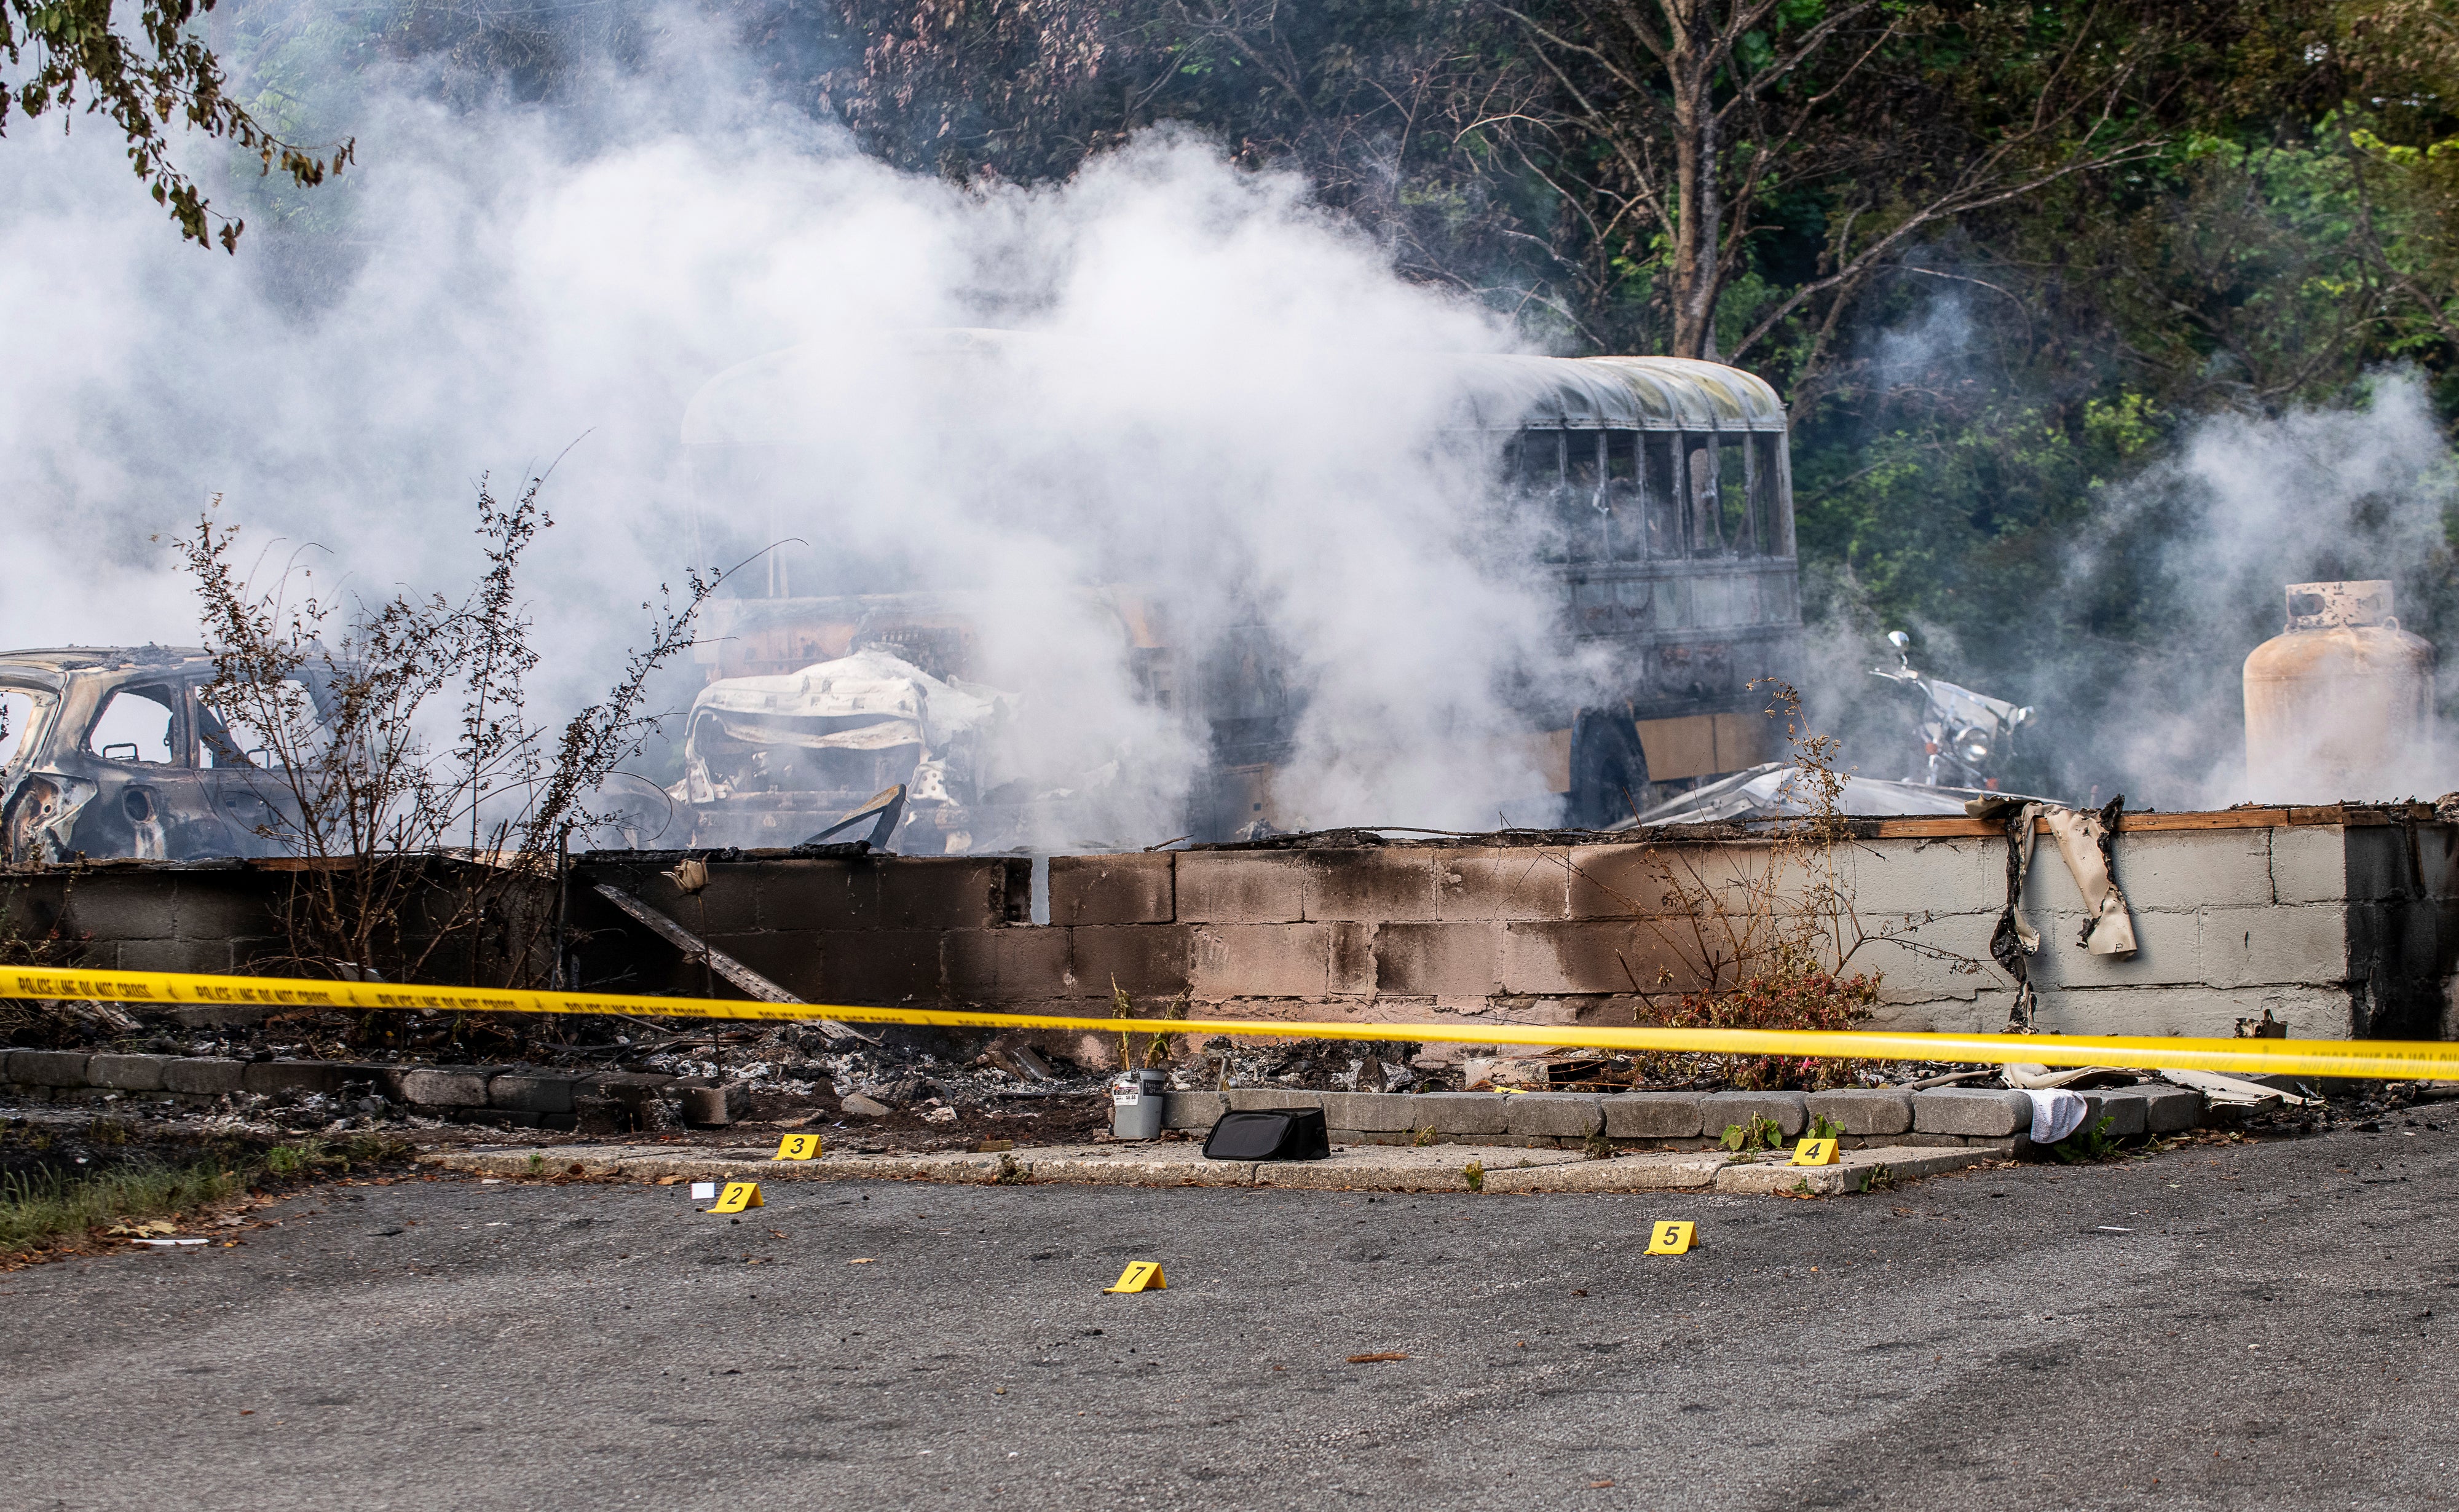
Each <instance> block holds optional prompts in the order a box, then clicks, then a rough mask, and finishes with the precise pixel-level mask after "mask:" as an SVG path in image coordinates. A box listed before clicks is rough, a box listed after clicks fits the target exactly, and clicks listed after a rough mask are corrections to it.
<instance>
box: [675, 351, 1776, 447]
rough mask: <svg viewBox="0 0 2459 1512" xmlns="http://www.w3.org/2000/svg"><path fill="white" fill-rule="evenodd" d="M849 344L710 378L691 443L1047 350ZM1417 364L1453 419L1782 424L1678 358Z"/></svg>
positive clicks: (1447, 358) (1578, 424)
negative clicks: (1429, 374) (858, 383)
mask: <svg viewBox="0 0 2459 1512" xmlns="http://www.w3.org/2000/svg"><path fill="white" fill-rule="evenodd" d="M884 334H885V335H886V337H887V339H886V340H884V341H881V342H875V343H867V344H861V345H856V346H852V347H843V348H831V347H823V346H821V345H819V344H816V343H814V344H810V345H806V346H801V347H787V348H786V349H784V350H782V351H774V352H769V353H767V354H766V355H764V356H759V357H754V358H752V359H751V360H750V361H748V362H746V363H740V364H738V365H736V366H735V367H732V368H727V369H725V371H724V372H721V373H719V374H718V375H717V376H716V377H714V378H711V379H710V380H709V381H708V382H707V383H706V384H704V385H703V386H702V387H701V389H700V391H699V392H698V393H696V394H694V395H693V396H692V399H691V403H690V404H689V405H688V406H687V407H686V408H685V409H684V410H683V443H684V444H685V445H686V446H720V447H722V446H790V445H793V444H795V443H796V442H798V441H800V440H803V439H805V438H806V437H807V436H808V435H809V428H808V424H807V422H808V420H809V417H810V413H811V406H812V405H813V404H815V403H818V404H822V405H825V403H826V402H827V401H826V399H825V398H824V397H823V395H824V394H825V393H826V392H827V391H828V390H830V389H834V388H838V387H839V386H841V385H843V384H845V383H846V382H847V381H848V379H849V378H851V377H853V376H854V374H853V373H851V372H850V371H849V369H850V368H853V369H872V370H876V371H878V373H879V375H880V376H886V369H890V368H895V369H902V370H903V372H904V374H905V375H907V376H908V377H920V376H923V375H924V374H926V373H929V372H931V371H932V370H934V369H937V370H941V371H945V372H946V373H947V374H948V375H949V376H950V377H952V378H953V377H957V376H959V375H966V374H971V375H978V377H981V378H987V377H990V376H991V375H993V374H994V373H995V372H996V369H997V368H998V366H999V365H1000V364H1001V363H1002V362H1003V361H1004V360H1005V359H1006V358H1007V357H1008V356H1009V355H1010V354H1011V353H1016V352H1019V351H1026V350H1036V349H1050V347H1053V346H1054V345H1055V344H1054V343H1053V342H1052V339H1051V338H1048V337H1043V336H1040V335H1037V334H1035V333H1032V332H1027V331H1009V330H992V329H980V328H946V329H934V330H916V331H909V332H897V333H884ZM1405 360H1406V361H1408V362H1409V363H1410V364H1411V365H1412V366H1413V367H1415V368H1419V369H1420V370H1422V369H1423V368H1426V367H1428V366H1434V365H1440V366H1442V367H1447V368H1450V369H1451V370H1452V371H1453V372H1454V373H1455V374H1456V375H1457V378H1458V383H1459V388H1460V391H1461V397H1460V401H1459V405H1458V407H1457V409H1456V410H1455V416H1456V418H1455V420H1454V421H1453V423H1452V426H1451V427H1450V429H1455V430H1468V431H1520V430H1547V431H1550V430H1572V431H1692V432H1710V431H1783V430H1784V429H1785V413H1784V402H1783V401H1782V400H1781V399H1779V398H1777V397H1776V389H1774V388H1772V387H1770V386H1769V385H1768V384H1767V382H1766V381H1765V380H1763V379H1760V378H1757V377H1755V376H1754V375H1752V374H1750V373H1746V372H1744V371H1742V370H1741V369H1740V368H1728V367H1725V366H1724V365H1723V364H1721V363H1712V362H1695V361H1692V360H1690V359H1687V358H1681V357H1533V356H1522V355H1517V354H1508V353H1474V354H1444V355H1440V356H1432V357H1429V356H1426V355H1418V354H1408V355H1406V357H1405Z"/></svg>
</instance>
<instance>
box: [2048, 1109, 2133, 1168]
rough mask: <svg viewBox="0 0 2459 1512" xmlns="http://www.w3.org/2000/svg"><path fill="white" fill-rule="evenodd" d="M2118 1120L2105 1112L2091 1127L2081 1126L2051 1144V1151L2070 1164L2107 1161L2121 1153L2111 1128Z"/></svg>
mask: <svg viewBox="0 0 2459 1512" xmlns="http://www.w3.org/2000/svg"><path fill="white" fill-rule="evenodd" d="M2116 1124H2117V1121H2116V1120H2115V1119H2113V1118H2111V1117H2109V1116H2108V1115H2106V1114H2104V1115H2102V1116H2101V1118H2100V1120H2099V1121H2098V1122H2097V1123H2094V1124H2091V1126H2090V1127H2089V1128H2079V1129H2077V1130H2075V1131H2074V1132H2073V1133H2071V1134H2070V1135H2068V1136H2067V1137H2066V1138H2064V1139H2062V1140H2060V1141H2058V1142H2057V1143H2056V1144H2055V1145H2050V1146H2049V1153H2050V1154H2052V1155H2055V1156H2056V1157H2057V1158H2058V1159H2060V1160H2062V1161H2064V1162H2066V1163H2067V1164H2068V1165H2070V1166H2081V1165H2084V1164H2086V1163H2088V1162H2091V1161H2105V1160H2109V1159H2112V1158H2113V1157H2114V1156H2116V1155H2117V1154H2119V1153H2120V1151H2119V1149H2118V1145H2117V1138H2116V1136H2115V1135H2113V1134H2112V1133H2110V1130H2111V1129H2112V1128H2113V1127H2115V1126H2116Z"/></svg>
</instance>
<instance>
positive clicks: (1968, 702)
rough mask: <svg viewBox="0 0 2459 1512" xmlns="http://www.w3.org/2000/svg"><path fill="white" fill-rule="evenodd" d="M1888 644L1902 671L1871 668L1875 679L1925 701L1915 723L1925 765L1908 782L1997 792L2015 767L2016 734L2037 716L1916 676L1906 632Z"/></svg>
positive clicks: (1909, 775)
mask: <svg viewBox="0 0 2459 1512" xmlns="http://www.w3.org/2000/svg"><path fill="white" fill-rule="evenodd" d="M1887 643H1888V644H1889V645H1892V646H1894V647H1895V648H1896V662H1897V665H1896V666H1895V667H1894V668H1892V669H1890V668H1887V667H1872V668H1871V669H1870V675H1871V676H1872V677H1880V678H1885V679H1886V680H1887V681H1888V682H1890V683H1897V684H1899V685H1900V686H1902V687H1904V688H1906V689H1908V690H1909V691H1911V692H1914V693H1917V694H1919V695H1920V697H1921V700H1922V708H1921V713H1920V715H1919V717H1918V719H1917V722H1916V723H1917V725H1918V726H1919V729H1920V732H1921V739H1922V760H1921V762H1920V763H1918V764H1916V766H1915V767H1914V769H1913V770H1912V771H1910V772H1908V773H1906V774H1905V776H1904V781H1906V782H1908V783H1920V784H1923V785H1925V786H1927V787H1931V788H1985V789H1988V790H1990V791H1995V790H1996V789H1997V787H1998V782H1999V779H2000V778H2001V777H2002V776H2004V775H2005V774H2006V772H2007V767H2009V766H2010V765H2011V764H2012V763H2013V761H2014V756H2015V731H2016V730H2018V729H2020V728H2022V727H2024V726H2025V725H2029V724H2031V723H2032V710H2031V709H2030V708H2029V707H2018V706H2017V705H2015V704H2009V703H2007V701H2006V700H2004V699H1994V698H1990V697H1989V696H1988V695H1986V694H1983V693H1975V692H1973V691H1972V690H1971V689H1970V688H1967V687H1958V686H1956V685H1955V684H1954V683H1944V682H1941V681H1940V680H1939V679H1937V678H1933V677H1923V675H1922V674H1921V673H1919V672H1916V671H1914V670H1913V663H1912V656H1911V651H1910V648H1911V645H1912V639H1911V638H1910V637H1909V636H1907V635H1905V634H1904V633H1903V632H1902V630H1890V631H1888V632H1887Z"/></svg>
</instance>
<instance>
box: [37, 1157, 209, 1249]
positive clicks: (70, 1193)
mask: <svg viewBox="0 0 2459 1512" xmlns="http://www.w3.org/2000/svg"><path fill="white" fill-rule="evenodd" d="M246 1187H247V1177H246V1175H245V1174H244V1173H243V1172H241V1171H236V1170H232V1169H229V1168H228V1167H227V1166H225V1165H223V1164H221V1163H215V1164H212V1165H205V1166H154V1165H133V1166H122V1167H120V1168H118V1169H116V1170H106V1171H98V1172H96V1173H95V1174H94V1175H92V1176H80V1177H77V1178H75V1179H74V1180H72V1179H70V1178H68V1177H66V1176H63V1175H61V1174H60V1173H59V1172H57V1171H50V1172H42V1173H37V1174H33V1175H0V1255H14V1254H16V1253H18V1252H19V1251H22V1250H34V1249H41V1248H44V1247H47V1246H50V1245H54V1244H58V1243H61V1242H63V1241H74V1240H78V1239H82V1238H84V1237H85V1236H86V1234H87V1233H89V1232H90V1231H92V1230H94V1229H100V1228H104V1227H107V1226H109V1225H111V1224H115V1223H131V1222H134V1221H137V1220H141V1219H146V1218H157V1217H163V1216H168V1215H172V1214H177V1213H180V1212H185V1211H187V1210H188V1209H190V1208H199V1207H202V1206H205V1205H207V1204H210V1203H217V1202H226V1201H228V1200H229V1199H231V1198H233V1197H236V1196H238V1195H239V1194H240V1193H241V1192H242V1191H243V1190H245V1189H246Z"/></svg>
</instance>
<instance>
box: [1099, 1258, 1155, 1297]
mask: <svg viewBox="0 0 2459 1512" xmlns="http://www.w3.org/2000/svg"><path fill="white" fill-rule="evenodd" d="M1102 1290H1103V1292H1166V1291H1168V1290H1169V1283H1168V1282H1166V1281H1165V1280H1163V1279H1162V1276H1161V1262H1160V1261H1158V1260H1139V1261H1137V1262H1136V1263H1135V1264H1133V1265H1131V1266H1129V1267H1127V1268H1126V1269H1125V1270H1124V1271H1120V1272H1119V1284H1118V1285H1117V1286H1107V1287H1103V1289H1102Z"/></svg>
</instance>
